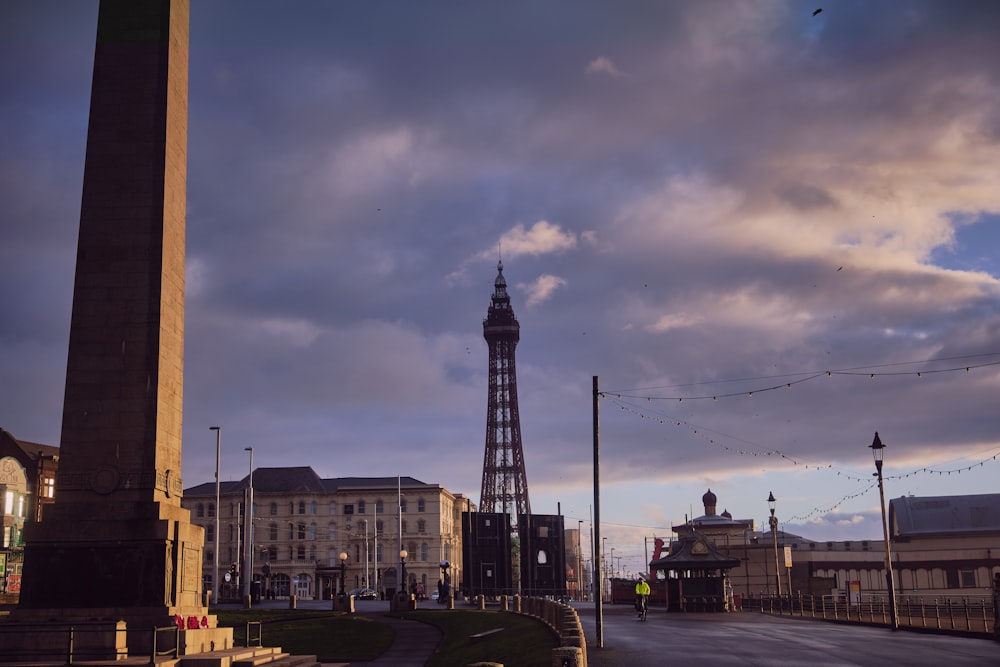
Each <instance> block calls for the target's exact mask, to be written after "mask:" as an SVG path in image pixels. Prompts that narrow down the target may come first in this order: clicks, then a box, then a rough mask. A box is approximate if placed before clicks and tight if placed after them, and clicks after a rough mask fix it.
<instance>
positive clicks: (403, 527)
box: [399, 519, 406, 533]
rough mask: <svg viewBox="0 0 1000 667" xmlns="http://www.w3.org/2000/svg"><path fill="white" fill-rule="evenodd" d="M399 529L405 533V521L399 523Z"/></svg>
mask: <svg viewBox="0 0 1000 667" xmlns="http://www.w3.org/2000/svg"><path fill="white" fill-rule="evenodd" d="M399 527H400V529H401V530H402V531H403V532H404V533H405V532H406V519H403V520H402V521H400V522H399Z"/></svg>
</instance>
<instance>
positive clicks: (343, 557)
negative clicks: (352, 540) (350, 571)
mask: <svg viewBox="0 0 1000 667" xmlns="http://www.w3.org/2000/svg"><path fill="white" fill-rule="evenodd" d="M340 562H341V563H346V562H347V552H346V551H341V552H340Z"/></svg>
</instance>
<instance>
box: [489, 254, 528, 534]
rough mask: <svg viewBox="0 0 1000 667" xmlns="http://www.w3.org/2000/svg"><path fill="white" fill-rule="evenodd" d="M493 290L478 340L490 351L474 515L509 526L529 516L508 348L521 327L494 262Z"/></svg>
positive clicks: (514, 374) (514, 373) (499, 265)
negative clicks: (496, 516)
mask: <svg viewBox="0 0 1000 667" xmlns="http://www.w3.org/2000/svg"><path fill="white" fill-rule="evenodd" d="M493 287H494V290H493V297H492V299H491V302H490V307H489V310H488V311H487V314H486V319H484V320H483V337H484V338H486V343H487V344H488V345H489V348H490V361H489V370H490V380H489V397H488V400H487V412H486V453H485V455H484V456H483V486H482V491H481V493H480V501H479V511H480V512H493V513H504V514H508V515H510V518H511V523H512V524H516V523H517V520H518V517H519V516H520V515H522V514H530V513H531V504H530V503H529V502H528V480H527V477H526V475H525V473H524V452H523V450H522V449H521V420H520V417H519V415H518V410H517V370H516V367H515V364H514V348H516V347H517V342H518V340H519V339H520V335H521V334H520V332H521V326H520V325H519V324H518V323H517V319H516V318H515V317H514V310H513V309H512V308H511V306H510V296H509V295H508V294H507V281H506V280H504V277H503V262H498V263H497V278H496V280H495V281H494V282H493Z"/></svg>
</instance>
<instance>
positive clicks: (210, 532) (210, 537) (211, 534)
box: [205, 526, 215, 542]
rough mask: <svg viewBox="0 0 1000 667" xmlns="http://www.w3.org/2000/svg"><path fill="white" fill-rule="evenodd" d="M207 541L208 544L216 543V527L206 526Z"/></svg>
mask: <svg viewBox="0 0 1000 667" xmlns="http://www.w3.org/2000/svg"><path fill="white" fill-rule="evenodd" d="M205 541H206V542H214V541H215V526H205Z"/></svg>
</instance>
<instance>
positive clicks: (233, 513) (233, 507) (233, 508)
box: [229, 503, 236, 516]
mask: <svg viewBox="0 0 1000 667" xmlns="http://www.w3.org/2000/svg"><path fill="white" fill-rule="evenodd" d="M229 516H236V505H234V504H233V503H229Z"/></svg>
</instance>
